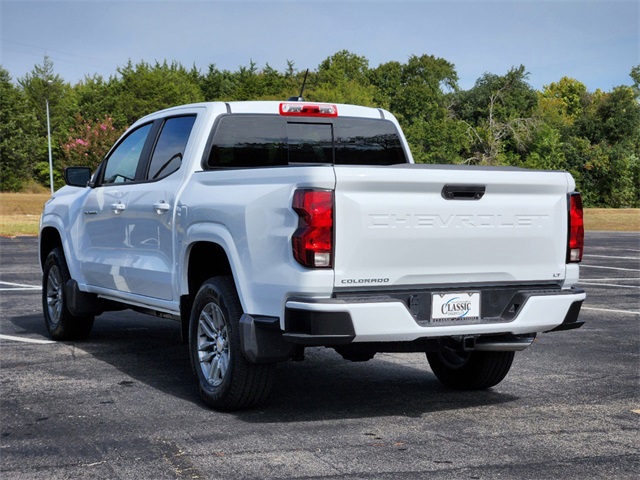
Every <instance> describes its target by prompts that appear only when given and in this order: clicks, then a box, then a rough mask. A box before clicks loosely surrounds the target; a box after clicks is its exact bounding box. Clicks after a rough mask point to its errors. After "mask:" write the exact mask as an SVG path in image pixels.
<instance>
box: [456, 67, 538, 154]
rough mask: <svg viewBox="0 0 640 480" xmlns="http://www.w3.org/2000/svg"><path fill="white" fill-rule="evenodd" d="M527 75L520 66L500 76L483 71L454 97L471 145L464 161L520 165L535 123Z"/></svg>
mask: <svg viewBox="0 0 640 480" xmlns="http://www.w3.org/2000/svg"><path fill="white" fill-rule="evenodd" d="M527 77H528V73H527V72H526V71H525V67H524V66H523V65H520V66H519V67H516V68H512V69H510V70H509V71H508V72H507V73H506V74H505V75H502V76H498V75H495V74H489V73H486V74H484V75H483V76H482V77H480V78H479V79H478V80H477V81H476V84H475V86H474V87H473V88H472V89H471V90H468V91H466V92H461V93H460V94H459V95H458V96H457V99H456V107H455V108H456V112H457V114H458V117H459V118H460V119H461V120H462V121H463V122H465V124H466V125H467V134H468V136H469V139H470V142H471V145H472V147H471V151H470V152H469V154H470V155H469V156H468V158H467V162H468V163H473V164H479V165H503V164H507V165H509V164H511V165H518V164H521V162H522V159H523V157H524V154H525V153H526V150H527V148H528V146H529V144H530V142H531V139H532V133H533V131H534V129H535V126H536V119H535V117H534V112H535V107H536V105H537V95H536V92H535V90H534V89H533V88H532V87H531V86H530V85H529V84H528V83H527V82H526V79H527Z"/></svg>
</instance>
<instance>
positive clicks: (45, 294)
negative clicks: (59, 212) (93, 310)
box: [42, 248, 95, 340]
mask: <svg viewBox="0 0 640 480" xmlns="http://www.w3.org/2000/svg"><path fill="white" fill-rule="evenodd" d="M70 279H71V276H70V275H69V269H68V268H67V261H66V260H65V258H64V252H63V251H62V248H54V249H53V250H51V252H49V255H48V256H47V259H46V261H45V262H44V268H43V274H42V310H43V313H44V324H45V326H46V327H47V331H48V332H49V335H50V336H51V338H53V339H54V340H81V339H83V338H87V337H88V336H89V334H90V333H91V329H92V328H93V321H94V319H95V317H94V316H93V315H87V316H81V317H77V316H75V315H72V314H71V312H70V311H69V309H68V308H67V299H66V294H65V289H64V286H65V285H66V283H67V282H68V281H69V280H70Z"/></svg>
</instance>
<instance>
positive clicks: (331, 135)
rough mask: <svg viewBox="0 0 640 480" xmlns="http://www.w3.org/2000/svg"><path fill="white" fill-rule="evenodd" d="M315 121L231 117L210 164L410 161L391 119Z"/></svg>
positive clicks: (223, 123)
mask: <svg viewBox="0 0 640 480" xmlns="http://www.w3.org/2000/svg"><path fill="white" fill-rule="evenodd" d="M313 120H314V121H304V120H301V119H295V120H291V119H286V118H283V117H280V116H276V115H242V114H237V115H226V116H224V117H222V118H221V119H220V120H219V122H218V123H217V125H216V127H215V132H214V134H213V138H212V141H211V148H210V150H209V153H208V155H207V156H206V162H205V165H206V166H207V167H209V168H246V167H270V166H281V165H300V164H337V165H395V164H398V163H407V159H406V156H405V153H404V150H403V149H402V143H401V142H400V137H399V134H398V131H397V129H396V127H395V125H394V124H393V123H391V122H390V121H388V120H383V119H379V120H378V119H369V118H352V117H342V118H340V117H338V118H333V119H331V120H327V121H324V120H323V121H315V120H316V119H313Z"/></svg>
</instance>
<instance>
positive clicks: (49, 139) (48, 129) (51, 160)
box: [45, 80, 53, 197]
mask: <svg viewBox="0 0 640 480" xmlns="http://www.w3.org/2000/svg"><path fill="white" fill-rule="evenodd" d="M51 83H52V82H51V80H48V81H47V96H46V98H45V101H46V103H47V141H48V143H49V184H50V185H51V196H52V197H53V156H52V155H51V121H50V120H49V85H51Z"/></svg>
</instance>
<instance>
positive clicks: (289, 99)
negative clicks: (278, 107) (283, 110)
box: [287, 68, 309, 102]
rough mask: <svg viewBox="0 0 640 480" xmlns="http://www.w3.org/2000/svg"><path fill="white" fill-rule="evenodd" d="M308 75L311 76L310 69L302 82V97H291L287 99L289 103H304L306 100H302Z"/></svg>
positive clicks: (305, 73)
mask: <svg viewBox="0 0 640 480" xmlns="http://www.w3.org/2000/svg"><path fill="white" fill-rule="evenodd" d="M307 75H309V69H308V68H307V71H306V72H304V80H302V88H300V95H298V96H297V97H289V98H287V102H304V98H302V92H304V86H305V84H306V83H307Z"/></svg>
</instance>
